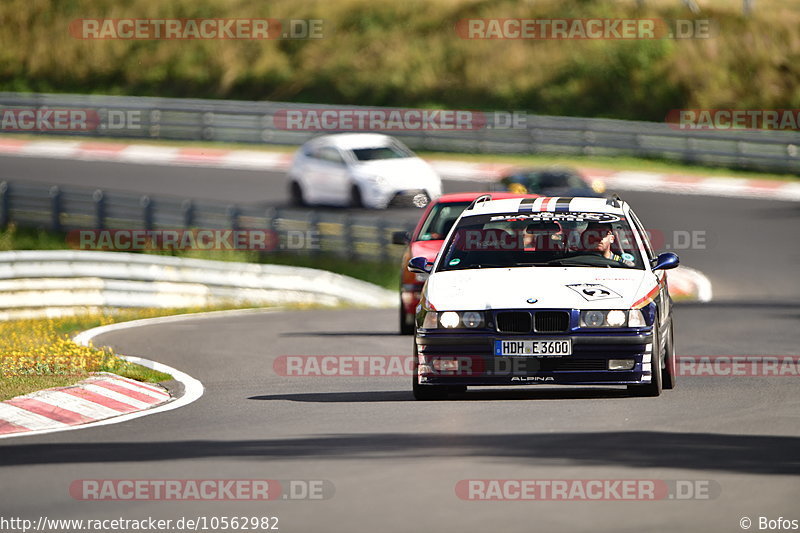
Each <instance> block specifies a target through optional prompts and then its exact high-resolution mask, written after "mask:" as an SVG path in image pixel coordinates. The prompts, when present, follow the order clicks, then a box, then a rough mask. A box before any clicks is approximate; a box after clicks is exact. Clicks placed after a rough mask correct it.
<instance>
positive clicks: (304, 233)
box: [0, 181, 413, 261]
mask: <svg viewBox="0 0 800 533" xmlns="http://www.w3.org/2000/svg"><path fill="white" fill-rule="evenodd" d="M10 223H14V224H16V225H18V226H20V227H41V228H46V229H49V230H52V231H59V232H61V231H64V232H68V231H71V230H81V229H90V230H103V229H115V230H118V229H130V230H148V231H149V230H164V229H193V228H194V229H198V228H199V229H210V230H214V229H222V230H265V229H266V230H270V231H271V232H274V233H273V234H274V235H275V237H276V240H275V242H274V247H273V249H271V250H267V251H261V252H259V253H263V254H270V253H273V252H286V253H297V254H311V255H313V254H323V253H324V254H333V255H338V256H342V257H352V258H356V259H358V258H366V259H373V260H381V261H390V260H399V258H400V256H401V255H402V252H403V249H402V247H401V246H394V245H392V244H391V242H392V233H393V232H394V231H410V230H411V229H413V228H412V227H397V226H392V225H391V224H390V223H389V222H387V220H386V219H385V218H384V217H380V216H375V215H368V214H365V215H358V214H352V213H346V212H342V213H337V212H325V211H317V210H311V211H308V210H301V209H291V208H275V207H269V208H259V207H255V206H239V205H234V204H224V203H214V202H199V201H192V200H184V199H180V198H173V197H154V196H147V195H137V194H132V193H125V192H109V191H104V190H101V189H94V190H92V189H81V188H77V187H60V186H47V185H41V184H33V183H27V182H25V183H12V182H8V181H3V182H0V229H2V228H5V227H7V226H8V225H9V224H10Z"/></svg>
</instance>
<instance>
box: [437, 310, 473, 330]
mask: <svg viewBox="0 0 800 533" xmlns="http://www.w3.org/2000/svg"><path fill="white" fill-rule="evenodd" d="M484 323H485V320H484V315H483V313H482V312H480V311H444V312H439V313H437V312H428V313H427V314H426V315H425V319H424V320H423V322H422V327H423V328H425V329H437V328H444V329H456V328H461V329H463V328H467V329H476V328H482V327H483V325H484Z"/></svg>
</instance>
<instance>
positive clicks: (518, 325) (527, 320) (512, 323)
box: [496, 311, 531, 333]
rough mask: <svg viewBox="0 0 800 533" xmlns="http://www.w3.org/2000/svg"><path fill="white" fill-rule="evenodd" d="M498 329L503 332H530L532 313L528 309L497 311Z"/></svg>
mask: <svg viewBox="0 0 800 533" xmlns="http://www.w3.org/2000/svg"><path fill="white" fill-rule="evenodd" d="M496 320H497V331H499V332H501V333H530V331H531V314H530V313H528V312H527V311H506V312H503V313H497V317H496Z"/></svg>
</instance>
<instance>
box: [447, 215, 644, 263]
mask: <svg viewBox="0 0 800 533" xmlns="http://www.w3.org/2000/svg"><path fill="white" fill-rule="evenodd" d="M524 266H587V267H612V268H637V269H643V268H644V262H643V260H642V256H641V254H640V253H639V249H638V245H637V241H636V239H635V237H634V234H633V229H632V228H631V225H630V224H629V223H628V221H627V220H626V219H625V217H624V216H622V215H615V214H609V213H588V212H564V213H506V214H495V215H481V216H471V217H466V218H462V219H461V221H460V222H459V224H458V226H457V227H456V230H455V231H454V232H453V234H452V236H451V238H450V240H449V241H448V242H447V246H446V248H445V251H444V254H443V258H442V261H441V262H440V263H439V267H438V271H445V270H463V269H470V268H493V267H524Z"/></svg>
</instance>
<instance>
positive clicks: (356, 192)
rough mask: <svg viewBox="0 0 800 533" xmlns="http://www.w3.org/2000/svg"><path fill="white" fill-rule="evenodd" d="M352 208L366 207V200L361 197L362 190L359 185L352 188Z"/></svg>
mask: <svg viewBox="0 0 800 533" xmlns="http://www.w3.org/2000/svg"><path fill="white" fill-rule="evenodd" d="M350 207H364V198H363V197H362V196H361V189H359V188H358V185H353V186H352V187H351V188H350Z"/></svg>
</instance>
